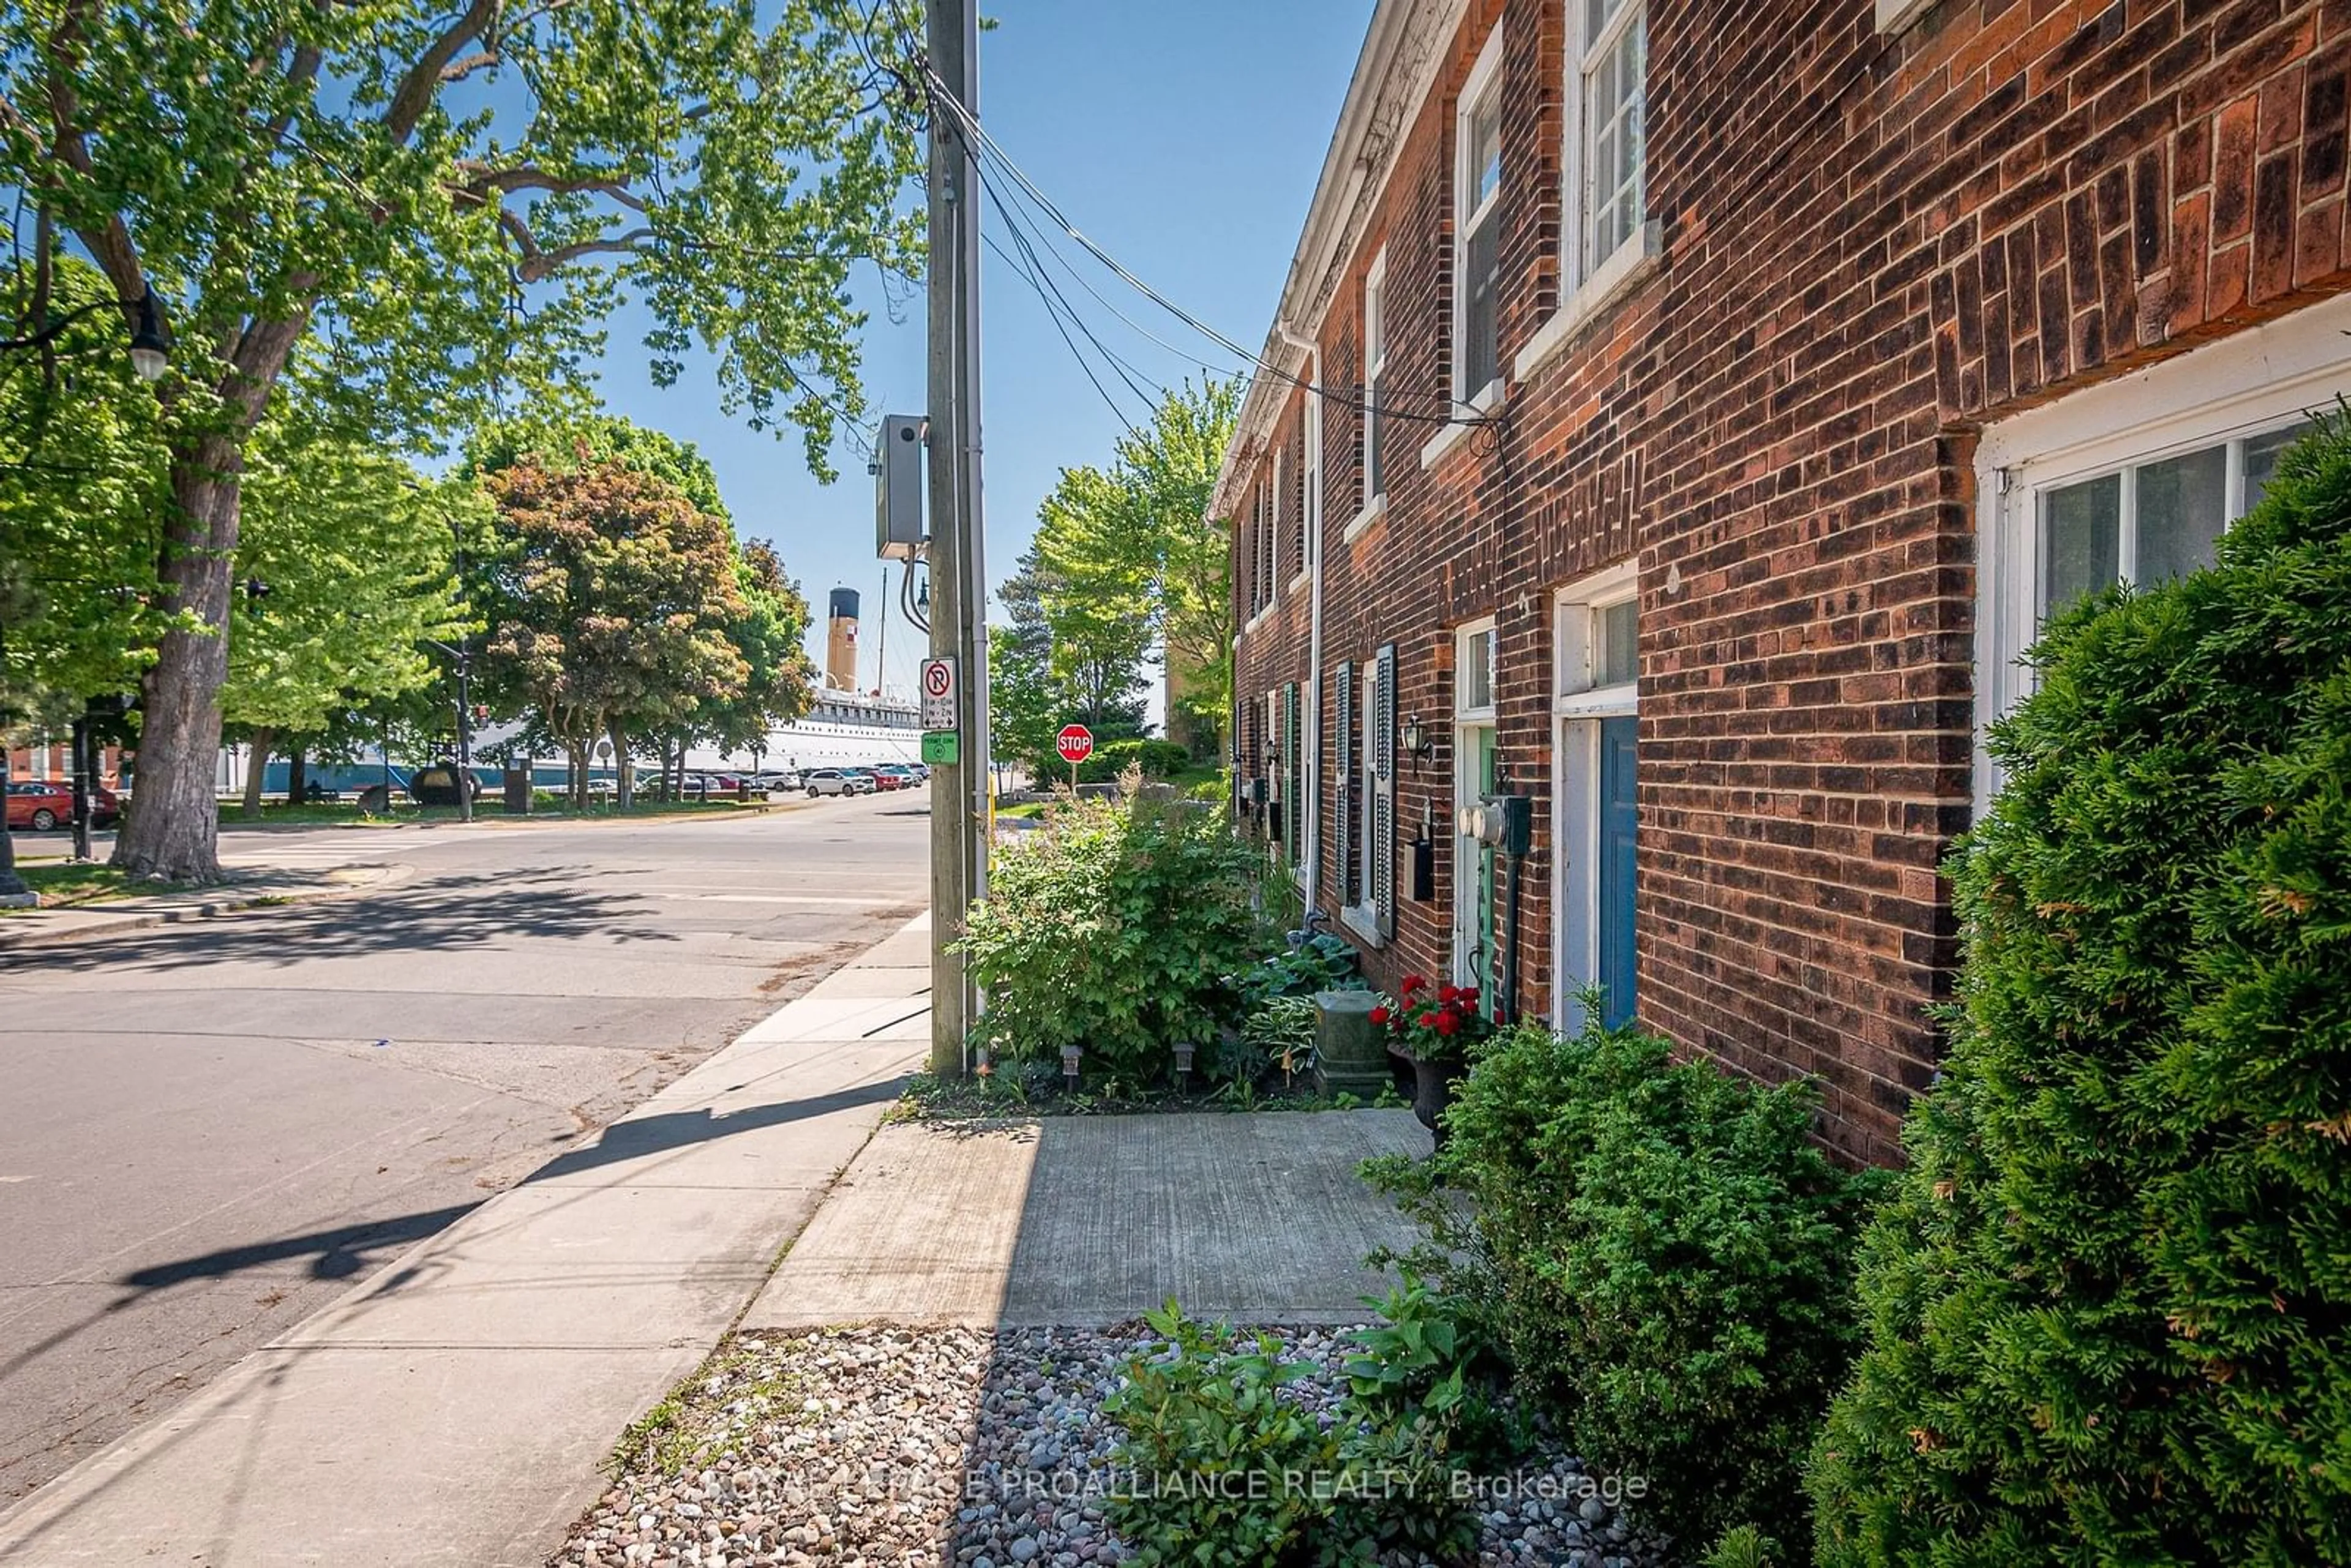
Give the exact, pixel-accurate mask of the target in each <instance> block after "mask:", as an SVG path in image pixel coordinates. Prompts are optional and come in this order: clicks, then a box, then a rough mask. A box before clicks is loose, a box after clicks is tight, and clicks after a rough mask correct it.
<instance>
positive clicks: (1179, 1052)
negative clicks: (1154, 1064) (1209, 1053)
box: [1175, 1040, 1199, 1089]
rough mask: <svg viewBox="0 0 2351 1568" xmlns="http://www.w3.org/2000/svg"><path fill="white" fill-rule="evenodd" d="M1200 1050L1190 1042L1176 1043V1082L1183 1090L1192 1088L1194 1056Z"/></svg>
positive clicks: (1181, 1041) (1179, 1041)
mask: <svg viewBox="0 0 2351 1568" xmlns="http://www.w3.org/2000/svg"><path fill="white" fill-rule="evenodd" d="M1198 1049H1199V1047H1198V1046H1196V1044H1194V1043H1193V1042H1192V1041H1191V1040H1177V1041H1176V1042H1175V1082H1176V1083H1177V1084H1178V1086H1180V1087H1182V1088H1185V1089H1189V1088H1190V1087H1191V1086H1192V1055H1193V1052H1195V1051H1197V1050H1198Z"/></svg>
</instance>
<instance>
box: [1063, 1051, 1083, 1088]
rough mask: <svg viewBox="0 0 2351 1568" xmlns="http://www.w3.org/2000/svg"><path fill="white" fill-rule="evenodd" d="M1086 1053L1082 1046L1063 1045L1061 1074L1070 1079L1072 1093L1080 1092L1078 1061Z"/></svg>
mask: <svg viewBox="0 0 2351 1568" xmlns="http://www.w3.org/2000/svg"><path fill="white" fill-rule="evenodd" d="M1084 1055H1085V1051H1084V1050H1083V1048H1082V1047H1080V1046H1074V1045H1065V1046H1063V1047H1061V1076H1062V1077H1063V1078H1065V1079H1067V1080H1069V1084H1070V1092H1071V1093H1072V1094H1075V1093H1076V1092H1078V1062H1079V1061H1080V1060H1081V1058H1082V1057H1083V1056H1084Z"/></svg>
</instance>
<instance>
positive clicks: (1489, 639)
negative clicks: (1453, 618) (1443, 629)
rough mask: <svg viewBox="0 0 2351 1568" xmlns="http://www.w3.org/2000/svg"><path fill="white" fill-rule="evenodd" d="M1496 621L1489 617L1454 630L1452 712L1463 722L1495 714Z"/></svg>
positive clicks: (1488, 717)
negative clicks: (1456, 630)
mask: <svg viewBox="0 0 2351 1568" xmlns="http://www.w3.org/2000/svg"><path fill="white" fill-rule="evenodd" d="M1496 646H1497V644H1496V642H1495V638H1494V622H1493V621H1492V619H1491V618H1490V617H1489V618H1488V619H1487V620H1484V621H1479V622H1473V623H1472V624H1470V625H1468V626H1464V627H1462V628H1461V629H1460V630H1459V631H1458V632H1455V633H1454V643H1453V654H1454V665H1453V668H1454V681H1453V716H1454V717H1455V718H1456V719H1458V720H1460V721H1462V722H1464V723H1477V722H1482V721H1486V720H1490V719H1491V718H1492V717H1493V716H1494V677H1495V675H1496V674H1497V672H1496V669H1495V664H1494V660H1495V650H1496Z"/></svg>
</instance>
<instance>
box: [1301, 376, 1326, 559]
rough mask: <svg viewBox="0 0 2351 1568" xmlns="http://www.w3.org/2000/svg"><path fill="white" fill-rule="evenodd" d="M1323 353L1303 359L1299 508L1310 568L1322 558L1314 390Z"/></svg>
mask: <svg viewBox="0 0 2351 1568" xmlns="http://www.w3.org/2000/svg"><path fill="white" fill-rule="evenodd" d="M1321 385H1322V355H1321V354H1319V353H1317V354H1314V355H1312V356H1311V357H1310V358H1309V359H1308V360H1307V361H1306V386H1307V392H1306V407H1305V412H1304V414H1303V416H1302V423H1303V424H1304V425H1305V434H1304V436H1303V437H1302V440H1303V443H1304V450H1303V451H1302V452H1301V454H1300V456H1301V458H1303V460H1304V472H1305V478H1306V486H1305V488H1306V500H1305V505H1304V507H1302V508H1301V510H1302V511H1303V513H1304V518H1303V522H1304V527H1305V533H1306V538H1305V540H1304V552H1303V559H1304V560H1305V562H1306V566H1307V570H1310V571H1311V570H1313V567H1314V564H1315V562H1317V561H1319V560H1321V559H1322V392H1319V391H1317V390H1315V389H1317V388H1319V387H1320V386H1321Z"/></svg>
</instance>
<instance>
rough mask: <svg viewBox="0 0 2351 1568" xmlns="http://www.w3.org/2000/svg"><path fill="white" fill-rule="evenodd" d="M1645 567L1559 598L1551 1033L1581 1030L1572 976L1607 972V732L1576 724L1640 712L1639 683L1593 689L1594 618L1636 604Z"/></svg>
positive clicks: (1597, 575)
mask: <svg viewBox="0 0 2351 1568" xmlns="http://www.w3.org/2000/svg"><path fill="white" fill-rule="evenodd" d="M1639 593H1640V576H1639V569H1638V567H1637V566H1636V565H1635V563H1634V562H1632V561H1629V560H1627V561H1621V562H1619V563H1618V564H1616V565H1615V566H1612V567H1607V568H1604V569H1603V570H1599V571H1596V572H1593V574H1592V575H1591V576H1589V577H1585V578H1583V579H1580V580H1577V581H1575V582H1573V583H1570V584H1569V585H1568V586H1566V587H1565V588H1562V589H1561V590H1560V591H1558V592H1557V593H1556V594H1554V595H1552V823H1551V827H1552V843H1553V844H1554V845H1556V846H1557V853H1555V854H1554V855H1553V856H1552V908H1553V909H1554V910H1556V911H1557V916H1556V918H1554V919H1553V920H1552V955H1551V960H1552V970H1551V972H1552V976H1553V977H1554V982H1553V984H1552V1019H1551V1021H1552V1027H1553V1028H1554V1029H1559V1030H1575V1029H1579V1028H1581V1027H1582V1025H1583V1015H1582V1013H1581V1012H1580V1011H1579V1010H1578V1009H1576V1007H1575V998H1574V997H1573V995H1571V994H1570V990H1571V988H1570V986H1569V977H1571V976H1577V975H1581V976H1586V977H1589V976H1591V975H1593V974H1595V973H1596V972H1597V971H1598V970H1599V967H1600V919H1599V910H1598V903H1599V889H1598V887H1597V885H1596V884H1595V883H1593V880H1592V877H1593V872H1592V869H1591V868H1593V867H1596V866H1597V865H1598V864H1599V863H1600V839H1599V833H1600V815H1599V812H1598V811H1596V810H1593V797H1594V796H1595V795H1596V793H1597V792H1598V789H1599V778H1600V755H1599V743H1600V727H1599V725H1598V724H1597V723H1593V724H1591V726H1590V727H1589V728H1588V729H1585V728H1577V727H1575V725H1576V723H1577V721H1582V720H1599V719H1604V718H1630V717H1635V716H1638V715H1639V713H1640V710H1641V703H1640V683H1639V681H1638V680H1637V679H1635V680H1632V681H1627V682H1623V683H1621V684H1619V685H1610V686H1594V685H1592V652H1591V628H1592V616H1593V612H1595V611H1599V610H1604V609H1607V608H1608V607H1609V606H1611V605H1614V604H1621V603H1623V602H1625V601H1626V600H1628V599H1636V598H1638V597H1639Z"/></svg>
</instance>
